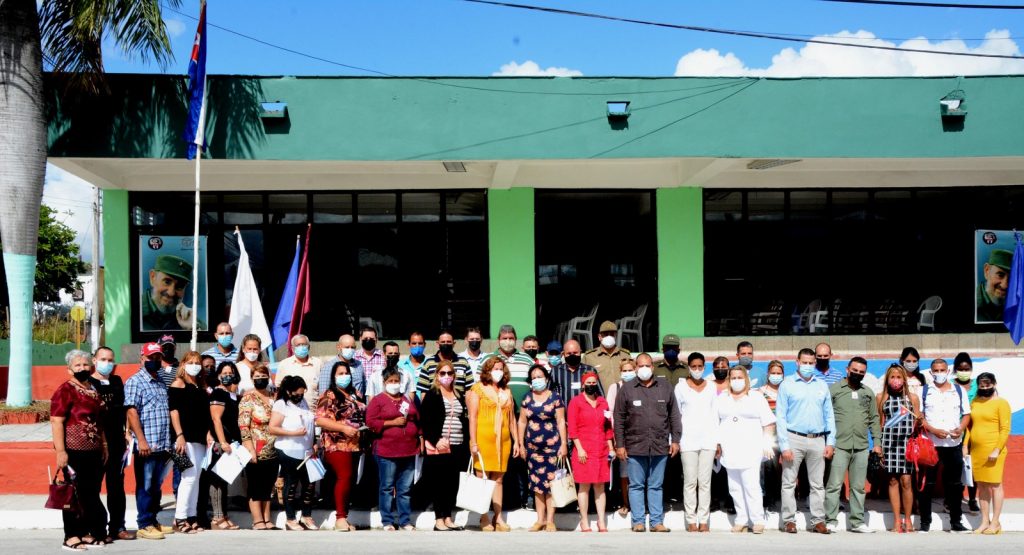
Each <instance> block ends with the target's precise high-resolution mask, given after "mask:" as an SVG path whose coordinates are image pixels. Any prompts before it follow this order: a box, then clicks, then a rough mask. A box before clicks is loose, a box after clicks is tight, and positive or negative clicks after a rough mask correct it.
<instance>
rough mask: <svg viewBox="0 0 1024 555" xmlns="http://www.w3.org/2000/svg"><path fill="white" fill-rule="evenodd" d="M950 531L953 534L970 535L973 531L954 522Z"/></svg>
mask: <svg viewBox="0 0 1024 555" xmlns="http://www.w3.org/2000/svg"><path fill="white" fill-rule="evenodd" d="M949 531H950V532H951V533H953V534H970V533H971V529H970V528H968V527H966V526H964V525H963V524H961V523H959V522H954V523H953V524H951V525H950V526H949Z"/></svg>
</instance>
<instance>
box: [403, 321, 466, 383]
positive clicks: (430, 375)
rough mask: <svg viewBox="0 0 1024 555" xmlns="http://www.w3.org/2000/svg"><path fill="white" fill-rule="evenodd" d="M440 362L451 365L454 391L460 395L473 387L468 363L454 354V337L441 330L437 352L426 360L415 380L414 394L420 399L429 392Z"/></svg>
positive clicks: (447, 331) (449, 332) (450, 333)
mask: <svg viewBox="0 0 1024 555" xmlns="http://www.w3.org/2000/svg"><path fill="white" fill-rule="evenodd" d="M442 361H449V362H451V363H452V368H453V369H454V370H455V383H454V387H455V390H456V391H458V392H459V394H460V395H465V393H466V391H467V390H468V389H469V388H470V387H473V373H472V372H471V371H470V369H469V361H468V360H466V359H465V358H463V357H461V356H459V355H458V354H456V353H455V335H454V334H453V333H452V332H451V331H449V330H441V333H440V334H438V336H437V352H436V353H434V356H432V357H430V358H428V359H427V362H426V363H425V364H424V365H423V366H422V367H421V368H420V371H419V376H418V377H417V379H416V394H417V395H419V397H420V398H421V399H422V398H423V396H424V395H426V394H427V392H428V391H430V387H431V386H432V385H433V383H434V374H435V373H436V372H437V365H438V364H441V362H442Z"/></svg>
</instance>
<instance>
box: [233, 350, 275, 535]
mask: <svg viewBox="0 0 1024 555" xmlns="http://www.w3.org/2000/svg"><path fill="white" fill-rule="evenodd" d="M252 382H253V389H251V390H249V391H248V392H246V393H245V394H244V395H242V400H241V401H239V402H238V429H239V431H240V432H241V436H242V446H243V447H245V449H246V450H247V451H249V453H250V454H251V456H252V462H250V463H249V464H247V465H246V466H245V478H246V484H247V487H248V489H247V491H246V497H247V498H248V500H249V512H250V513H251V514H252V529H253V530H280V528H278V527H277V526H275V525H274V523H273V522H271V520H270V496H271V494H272V492H273V489H274V481H276V480H277V473H278V470H279V466H280V463H279V462H278V460H277V449H275V448H274V439H275V438H274V436H273V435H272V434H271V433H270V417H271V414H272V413H273V405H274V396H273V394H272V393H271V392H270V371H269V370H267V367H266V366H265V365H263V364H261V363H257V364H255V365H254V366H253V368H252Z"/></svg>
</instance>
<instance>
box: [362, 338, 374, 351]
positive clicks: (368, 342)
mask: <svg viewBox="0 0 1024 555" xmlns="http://www.w3.org/2000/svg"><path fill="white" fill-rule="evenodd" d="M359 344H360V345H362V346H363V350H364V351H372V350H373V349H374V348H375V347H376V346H377V340H376V339H364V340H362V341H360V342H359Z"/></svg>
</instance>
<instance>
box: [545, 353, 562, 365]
mask: <svg viewBox="0 0 1024 555" xmlns="http://www.w3.org/2000/svg"><path fill="white" fill-rule="evenodd" d="M548 364H550V365H551V366H558V365H559V364H562V357H560V356H558V355H552V356H548Z"/></svg>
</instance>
